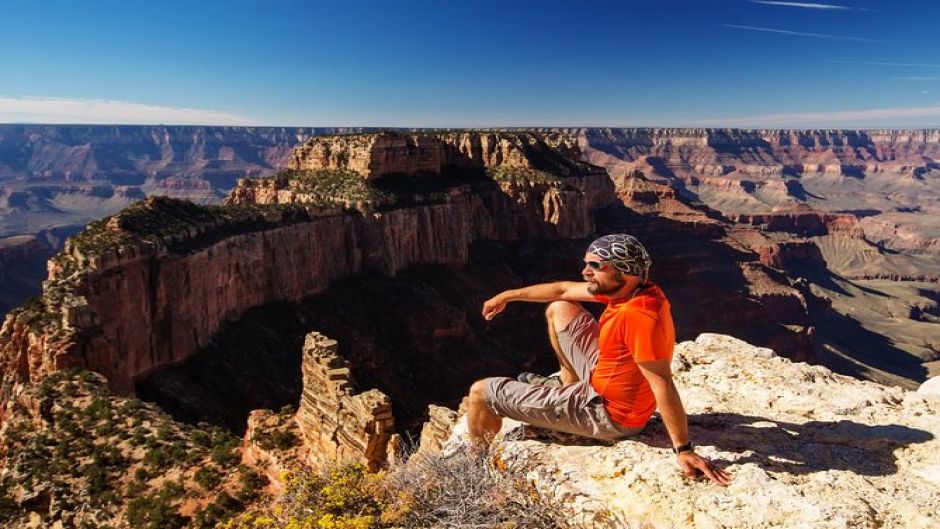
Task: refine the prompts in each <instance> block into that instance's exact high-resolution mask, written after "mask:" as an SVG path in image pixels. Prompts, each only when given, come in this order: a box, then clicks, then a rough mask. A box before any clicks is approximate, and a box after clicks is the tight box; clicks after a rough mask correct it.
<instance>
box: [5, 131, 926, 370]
mask: <svg viewBox="0 0 940 529" xmlns="http://www.w3.org/2000/svg"><path fill="white" fill-rule="evenodd" d="M364 131H366V130H365V129H361V128H340V127H337V128H286V127H199V126H65V125H61V126H60V125H0V287H2V288H0V292H2V296H0V312H6V311H7V310H9V309H10V308H12V307H13V306H15V305H17V304H19V303H20V302H22V300H23V299H24V298H25V297H26V296H28V295H30V294H35V293H38V292H39V282H40V281H41V280H42V279H44V278H45V275H46V274H45V262H46V260H47V259H48V258H49V257H50V256H51V255H52V254H53V253H54V252H56V251H58V250H59V249H60V248H61V246H62V243H63V241H64V239H65V237H67V236H68V235H71V234H73V233H75V232H77V231H78V230H79V229H80V228H81V227H83V226H84V225H85V224H86V223H87V222H89V221H91V220H94V219H97V218H101V217H103V216H106V215H110V214H114V213H116V212H118V211H120V210H121V209H123V208H125V207H126V206H128V205H130V204H132V203H134V202H136V201H138V200H140V199H143V198H145V197H147V196H154V195H167V196H172V197H177V198H186V199H189V200H193V201H195V202H198V203H218V202H220V201H221V200H222V199H223V198H224V197H225V196H226V195H227V194H228V193H229V192H231V191H232V190H233V189H236V185H237V183H238V180H239V179H240V178H245V177H259V176H265V175H270V174H273V173H275V172H276V171H278V170H282V169H285V168H287V167H288V166H289V165H290V164H291V156H292V152H294V151H293V149H294V148H295V147H297V146H299V145H301V144H302V143H304V142H305V141H307V140H309V139H310V138H313V137H316V136H320V135H324V134H336V133H340V134H342V133H355V132H364ZM531 132H535V133H540V134H549V133H550V134H560V135H564V136H566V137H570V138H571V139H572V141H573V145H576V146H577V147H578V154H579V156H580V157H581V158H582V159H583V160H585V161H587V162H590V163H591V164H594V165H595V166H598V167H601V168H603V169H606V171H607V174H608V175H609V178H610V180H611V181H612V183H613V187H614V192H615V195H616V197H617V200H618V201H619V203H621V204H622V205H623V206H624V207H625V208H626V210H625V211H626V214H623V212H620V213H617V214H609V215H606V216H605V215H603V214H602V215H600V217H599V220H598V223H597V224H598V226H597V230H598V232H600V231H605V230H606V231H609V230H614V229H617V230H627V231H632V232H635V233H637V234H638V235H640V236H641V238H645V239H646V240H649V241H650V242H651V246H652V247H653V249H654V257H657V258H658V263H660V267H659V268H660V279H661V280H662V281H663V283H664V285H665V287H666V289H667V293H668V292H669V289H670V286H671V287H672V289H673V292H672V293H671V296H672V297H675V298H677V299H679V300H680V302H681V301H682V300H688V303H687V304H686V305H685V306H684V307H683V306H680V307H679V308H678V311H679V312H680V314H679V321H680V323H681V324H684V326H685V331H686V333H687V335H688V333H695V332H702V331H708V330H713V331H720V332H727V333H729V334H734V335H736V336H740V337H743V338H745V339H748V340H749V341H752V342H753V343H758V344H766V345H770V346H773V347H774V348H775V349H778V350H781V351H783V352H784V353H785V354H788V355H789V356H791V357H794V358H798V359H809V360H813V361H818V362H821V363H826V364H827V365H830V366H831V367H834V368H835V369H838V370H840V371H842V372H848V373H850V374H853V375H856V376H860V377H862V378H870V379H874V380H878V381H882V382H887V383H897V384H901V385H906V386H908V387H912V386H913V385H915V383H916V382H919V381H922V380H923V379H925V378H926V377H927V376H929V375H931V374H936V373H937V372H940V325H938V323H940V283H938V281H940V259H938V253H940V243H938V242H937V240H940V238H938V235H940V220H938V219H940V216H938V213H940V130H869V131H839V130H737V129H657V128H642V129H641V128H623V129H607V128H577V129H531ZM298 152H299V151H298ZM315 155H316V153H305V154H304V156H305V159H314V158H315V157H316V156H315ZM334 161H335V160H334ZM236 191H237V190H236ZM249 191H250V192H251V193H254V192H255V190H250V189H249V190H244V191H243V192H242V193H243V194H244V193H245V192H249ZM252 197H253V198H252V200H254V199H255V198H254V195H252ZM728 267H730V268H728ZM729 270H731V271H733V273H729ZM575 274H576V270H575ZM775 274H776V275H775ZM723 281H724V283H722V282H723ZM729 281H730V283H729ZM670 283H671V285H670ZM710 296H711V299H709V297H710ZM742 311H743V312H742ZM742 314H743V315H742ZM768 326H772V327H773V329H770V327H768ZM689 337H694V336H689Z"/></svg>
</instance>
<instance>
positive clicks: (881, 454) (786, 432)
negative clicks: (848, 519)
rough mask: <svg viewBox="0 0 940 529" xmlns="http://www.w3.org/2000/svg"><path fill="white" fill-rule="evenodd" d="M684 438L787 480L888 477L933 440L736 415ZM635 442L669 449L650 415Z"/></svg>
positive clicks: (696, 423) (710, 417)
mask: <svg viewBox="0 0 940 529" xmlns="http://www.w3.org/2000/svg"><path fill="white" fill-rule="evenodd" d="M521 429H522V430H523V431H522V432H519V433H518V435H520V436H522V437H525V438H531V439H539V440H545V441H547V442H550V443H555V444H561V445H578V446H584V445H589V446H593V445H596V446H611V445H612V443H609V442H606V441H597V440H594V439H587V438H583V437H578V436H573V435H569V434H559V433H555V432H550V431H548V430H543V429H539V428H527V427H523V428H521ZM689 432H690V436H691V437H692V438H693V439H695V440H696V444H698V445H700V446H713V447H715V448H717V449H719V450H722V451H724V452H733V453H739V454H744V455H743V456H742V457H739V458H736V459H734V460H722V459H716V460H715V463H716V464H718V465H719V466H720V467H723V468H724V467H727V466H729V465H743V464H746V463H754V464H756V465H757V466H759V467H760V468H762V469H763V470H765V471H767V472H783V473H787V474H791V475H804V474H811V473H814V472H825V471H828V470H845V471H849V472H853V473H855V474H859V475H863V476H886V475H890V474H894V473H896V472H897V470H898V466H897V458H896V457H895V455H894V452H895V450H897V449H898V448H902V447H905V446H910V445H912V444H918V443H925V442H927V441H930V440H932V439H933V438H934V436H933V434H931V433H930V432H926V431H924V430H920V429H917V428H911V427H908V426H902V425H898V424H883V425H874V426H873V425H868V424H861V423H858V422H854V421H849V420H843V421H808V422H805V423H802V424H797V423H791V422H785V421H779V420H776V419H772V418H768V417H757V416H752V415H742V414H738V413H704V414H693V415H690V416H689ZM510 435H513V434H510ZM635 440H636V441H638V442H641V443H644V444H647V445H650V446H653V447H656V448H662V449H669V448H671V444H670V442H669V436H668V434H667V432H666V429H665V427H664V426H663V423H662V421H661V420H660V419H659V417H658V416H655V415H654V416H653V418H652V419H650V422H649V424H648V425H647V426H646V428H645V429H644V430H643V431H642V432H641V433H640V434H639V435H637V437H636V438H635ZM627 449H629V447H627Z"/></svg>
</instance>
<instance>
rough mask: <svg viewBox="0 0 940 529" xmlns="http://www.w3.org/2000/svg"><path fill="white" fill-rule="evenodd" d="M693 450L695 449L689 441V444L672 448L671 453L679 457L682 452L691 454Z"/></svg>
mask: <svg viewBox="0 0 940 529" xmlns="http://www.w3.org/2000/svg"><path fill="white" fill-rule="evenodd" d="M694 448H695V447H694V446H692V443H691V441H690V442H688V443H685V444H684V445H682V446H676V447H674V448H673V449H672V451H673V452H675V453H676V455H679V454H681V453H682V452H691V451H692V450H693V449H694Z"/></svg>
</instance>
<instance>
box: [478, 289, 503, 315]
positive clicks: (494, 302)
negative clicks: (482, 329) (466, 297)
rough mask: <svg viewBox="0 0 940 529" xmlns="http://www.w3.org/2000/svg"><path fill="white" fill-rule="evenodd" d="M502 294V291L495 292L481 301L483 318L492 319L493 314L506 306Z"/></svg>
mask: <svg viewBox="0 0 940 529" xmlns="http://www.w3.org/2000/svg"><path fill="white" fill-rule="evenodd" d="M503 294H504V293H499V294H496V295H495V296H493V297H491V298H490V299H488V300H486V301H484V302H483V319H485V320H492V319H493V317H494V316H496V315H497V314H499V313H500V312H502V311H503V309H505V308H506V303H507V301H506V299H505V297H504V296H503Z"/></svg>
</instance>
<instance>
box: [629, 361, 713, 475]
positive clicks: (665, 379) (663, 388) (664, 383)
mask: <svg viewBox="0 0 940 529" xmlns="http://www.w3.org/2000/svg"><path fill="white" fill-rule="evenodd" d="M637 366H639V368H640V373H642V374H643V377H644V378H646V380H647V382H649V384H650V388H651V389H652V390H653V395H654V396H655V397H656V405H657V407H658V408H659V414H660V415H661V416H662V418H663V423H664V424H665V425H666V431H668V432H669V438H670V439H671V440H672V446H673V447H679V446H682V445H684V444H686V443H688V442H689V421H688V418H687V417H686V414H685V408H683V406H682V399H681V398H680V397H679V391H678V390H677V389H676V385H675V384H674V383H673V381H672V371H671V370H670V368H669V360H666V359H660V360H653V361H652V362H640V363H638V364H637ZM677 457H678V462H679V466H680V467H682V471H683V473H684V474H685V475H686V476H687V477H693V476H695V475H696V473H697V471H698V472H701V473H702V474H704V475H705V476H707V477H708V479H710V480H712V481H713V482H714V483H717V484H719V485H721V486H724V487H726V486H728V484H729V483H731V476H729V475H728V474H727V473H726V472H725V471H723V470H721V469H720V468H718V467H716V466H714V465H712V463H711V462H710V461H708V460H707V459H705V458H703V457H701V456H699V455H698V454H696V453H695V452H694V451H688V452H682V453H680V454H679V455H678V456H677Z"/></svg>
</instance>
